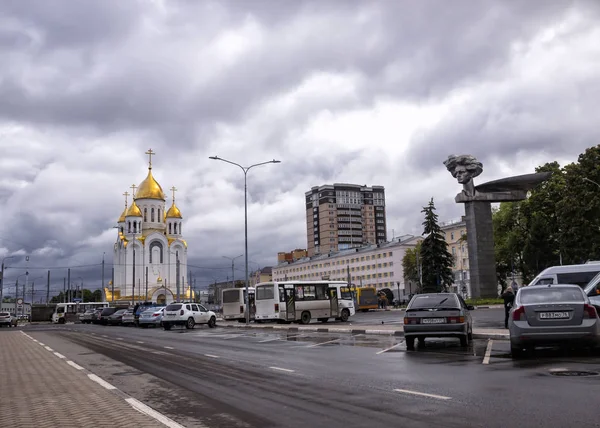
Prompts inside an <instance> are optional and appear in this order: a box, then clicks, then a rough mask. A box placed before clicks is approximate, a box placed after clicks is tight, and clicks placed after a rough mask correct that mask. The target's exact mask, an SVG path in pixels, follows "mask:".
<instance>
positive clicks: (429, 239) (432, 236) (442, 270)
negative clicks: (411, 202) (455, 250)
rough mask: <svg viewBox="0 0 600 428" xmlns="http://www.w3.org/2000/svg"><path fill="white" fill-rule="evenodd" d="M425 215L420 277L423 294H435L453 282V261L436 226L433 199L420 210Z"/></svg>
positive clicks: (436, 220) (438, 227)
mask: <svg viewBox="0 0 600 428" xmlns="http://www.w3.org/2000/svg"><path fill="white" fill-rule="evenodd" d="M421 212H422V213H424V214H425V220H424V221H423V235H425V238H424V239H423V242H422V243H421V276H422V279H423V284H422V286H423V292H424V293H436V292H439V291H441V290H443V289H444V288H446V287H448V286H450V285H452V284H453V282H454V276H453V274H452V265H453V263H454V260H453V259H452V254H450V252H449V251H448V245H447V244H446V240H445V239H444V234H443V233H442V230H441V229H440V226H439V224H438V215H437V214H436V213H435V205H434V203H433V198H432V199H431V200H430V201H429V204H428V205H427V206H426V207H423V209H422V210H421Z"/></svg>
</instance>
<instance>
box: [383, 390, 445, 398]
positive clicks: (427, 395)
mask: <svg viewBox="0 0 600 428" xmlns="http://www.w3.org/2000/svg"><path fill="white" fill-rule="evenodd" d="M394 391H396V392H403V393H404V394H412V395H419V396H421V397H429V398H437V399H438V400H452V397H446V396H445V395H436V394H426V393H425V392H418V391H411V390H409V389H394Z"/></svg>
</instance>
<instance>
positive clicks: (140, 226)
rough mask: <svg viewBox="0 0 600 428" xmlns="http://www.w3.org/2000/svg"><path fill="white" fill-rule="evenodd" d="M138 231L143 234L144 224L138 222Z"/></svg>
mask: <svg viewBox="0 0 600 428" xmlns="http://www.w3.org/2000/svg"><path fill="white" fill-rule="evenodd" d="M138 230H139V231H140V233H141V232H142V222H141V221H140V222H138Z"/></svg>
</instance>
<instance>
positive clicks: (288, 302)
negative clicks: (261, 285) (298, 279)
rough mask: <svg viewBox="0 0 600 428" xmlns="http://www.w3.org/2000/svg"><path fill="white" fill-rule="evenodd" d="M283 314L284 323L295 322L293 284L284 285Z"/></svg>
mask: <svg viewBox="0 0 600 428" xmlns="http://www.w3.org/2000/svg"><path fill="white" fill-rule="evenodd" d="M285 314H286V315H285V319H286V321H295V320H296V298H295V296H294V286H293V284H286V285H285Z"/></svg>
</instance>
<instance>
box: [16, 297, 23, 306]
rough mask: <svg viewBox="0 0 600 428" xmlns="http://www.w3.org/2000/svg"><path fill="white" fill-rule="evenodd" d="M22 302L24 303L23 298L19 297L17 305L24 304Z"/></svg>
mask: <svg viewBox="0 0 600 428" xmlns="http://www.w3.org/2000/svg"><path fill="white" fill-rule="evenodd" d="M22 304H23V299H22V298H20V297H19V298H18V299H17V305H22Z"/></svg>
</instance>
